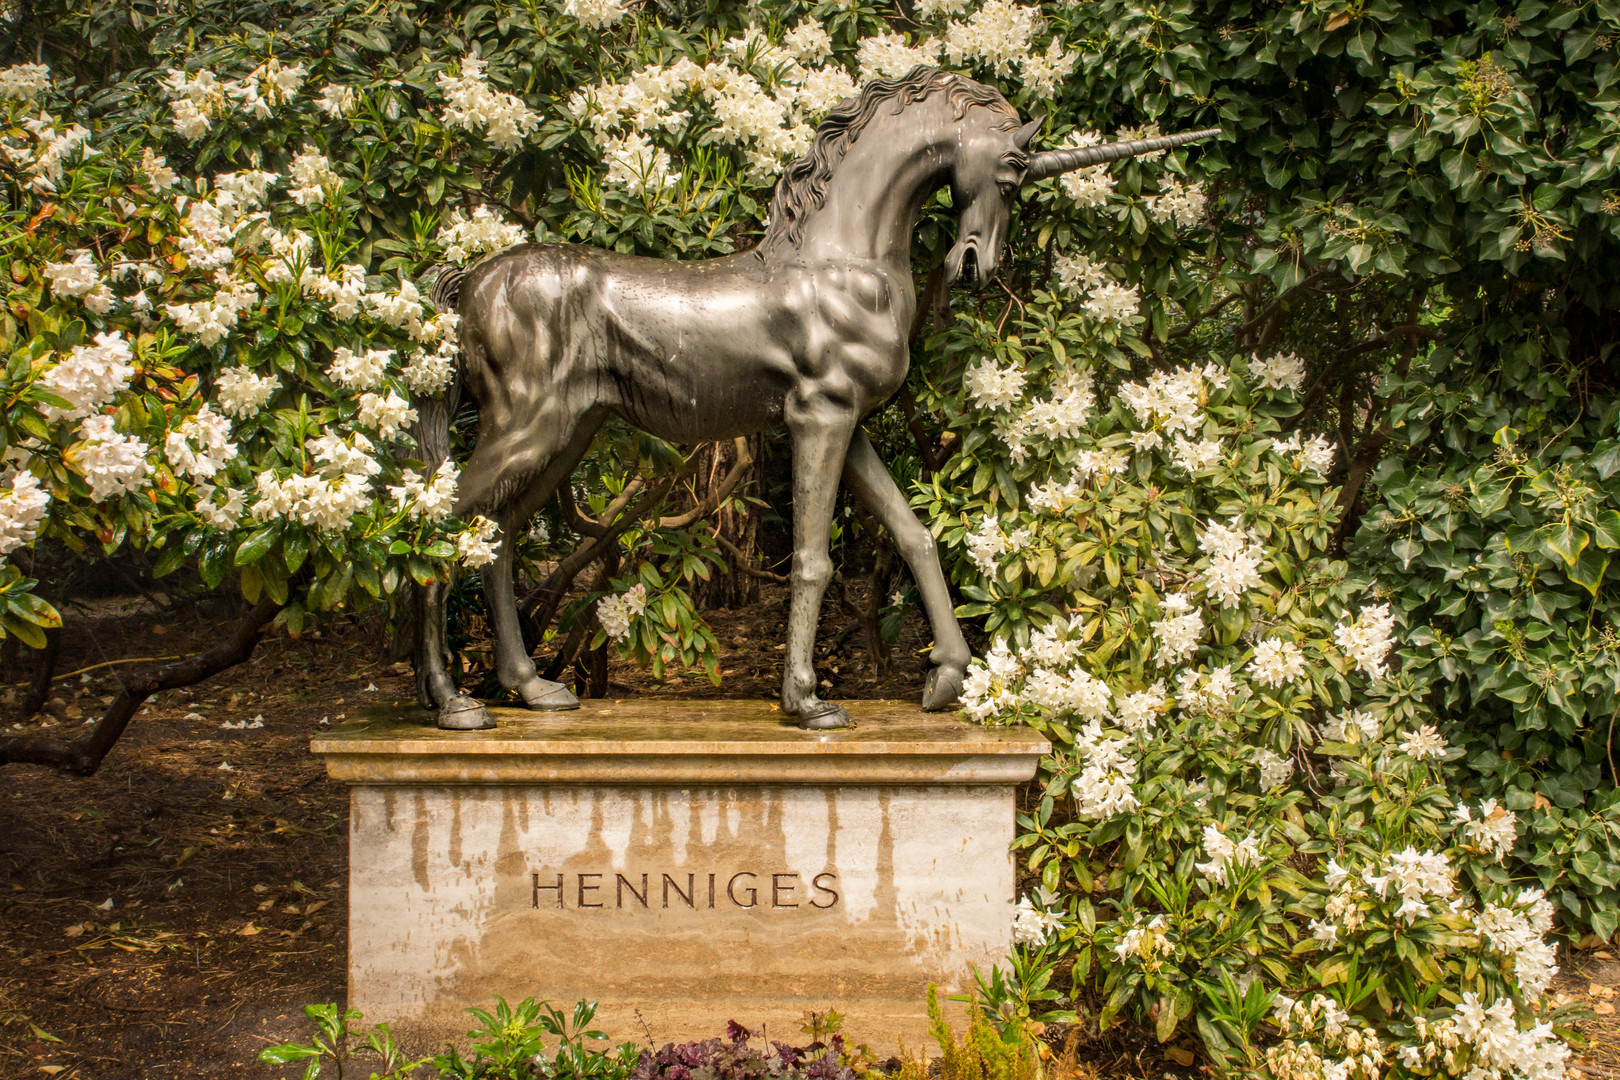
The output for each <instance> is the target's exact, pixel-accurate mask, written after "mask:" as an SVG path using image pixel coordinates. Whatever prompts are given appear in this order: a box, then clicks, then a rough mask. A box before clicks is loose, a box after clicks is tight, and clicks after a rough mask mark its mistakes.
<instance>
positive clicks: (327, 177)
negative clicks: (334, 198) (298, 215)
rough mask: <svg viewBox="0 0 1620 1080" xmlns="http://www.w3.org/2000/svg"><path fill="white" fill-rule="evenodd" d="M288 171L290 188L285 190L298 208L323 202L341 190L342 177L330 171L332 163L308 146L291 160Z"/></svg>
mask: <svg viewBox="0 0 1620 1080" xmlns="http://www.w3.org/2000/svg"><path fill="white" fill-rule="evenodd" d="M289 171H290V172H291V173H292V186H291V187H289V188H288V189H287V195H288V197H289V198H291V199H292V201H293V202H295V203H297V204H298V205H299V206H309V205H310V204H312V203H316V204H318V203H322V202H325V201H326V197H327V195H328V194H338V193H340V192H342V190H343V177H341V176H339V175H338V174H337V173H335V172H333V171H332V163H331V162H330V161H328V160H327V159H326V156H325V155H324V154H322V153H320V152H319V151H317V150H314V149H312V148H311V147H309V146H308V145H305V147H304V149H303V151H302V152H301V153H299V154H298V156H297V157H295V158H293V160H292V166H291V169H290V170H289Z"/></svg>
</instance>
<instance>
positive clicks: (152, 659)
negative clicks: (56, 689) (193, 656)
mask: <svg viewBox="0 0 1620 1080" xmlns="http://www.w3.org/2000/svg"><path fill="white" fill-rule="evenodd" d="M178 659H180V657H178V656H127V657H125V658H124V659H122V660H103V661H102V662H101V663H99V664H91V665H90V666H89V667H82V668H79V669H78V670H77V671H69V672H66V673H65V674H62V675H55V676H52V679H53V681H54V680H55V679H71V678H73V676H75V675H83V674H84V673H85V672H87V671H95V670H97V669H98V668H104V667H112V666H114V665H115V664H161V663H162V662H164V661H165V660H178ZM27 685H28V684H27V683H20V682H14V683H7V684H6V686H7V687H10V688H15V687H18V686H27Z"/></svg>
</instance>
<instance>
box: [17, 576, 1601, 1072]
mask: <svg viewBox="0 0 1620 1080" xmlns="http://www.w3.org/2000/svg"><path fill="white" fill-rule="evenodd" d="M854 591H855V590H854V589H853V588H852V592H854ZM852 599H855V600H856V601H857V602H858V601H859V597H858V596H852ZM707 614H708V618H709V620H710V622H711V625H713V627H714V629H715V631H716V636H717V638H718V639H719V641H720V643H721V647H722V668H723V670H724V672H725V681H724V683H723V684H722V685H721V686H720V687H719V688H715V687H713V686H711V685H710V684H709V682H708V681H707V680H706V679H704V678H703V677H701V676H695V677H694V676H686V677H674V678H670V679H667V680H665V681H664V682H663V683H661V684H653V683H651V682H650V680H648V679H647V677H646V676H645V674H644V673H643V672H641V671H640V670H639V669H637V668H635V667H634V666H633V665H629V664H626V663H623V662H620V661H617V660H615V661H614V662H613V663H612V664H611V666H610V670H609V694H610V695H616V694H627V693H638V694H656V695H667V696H670V697H672V698H678V697H729V698H753V699H763V700H773V699H774V698H775V697H776V694H777V691H778V687H779V684H780V678H781V657H782V650H781V649H780V648H779V647H778V646H779V645H780V644H781V642H782V634H783V627H784V625H785V623H786V617H787V598H786V594H785V591H784V590H781V589H778V588H770V589H767V590H766V592H765V594H764V595H763V597H762V598H761V600H760V601H759V602H758V603H756V604H753V605H751V606H750V607H748V608H746V609H743V610H741V611H717V612H711V613H707ZM850 622H851V619H850V616H849V615H848V613H847V612H844V611H840V610H838V609H837V607H836V605H835V604H833V603H829V604H827V605H826V608H825V610H824V615H823V625H822V629H821V635H820V640H821V641H822V642H823V643H827V642H831V641H833V640H835V639H839V638H840V635H841V634H842V641H843V644H842V645H841V646H840V647H839V648H837V649H835V650H833V651H832V653H831V655H829V656H827V657H826V658H825V659H823V660H820V661H818V674H820V675H821V676H822V678H823V679H824V680H825V681H826V682H827V683H828V684H829V685H828V686H827V687H824V690H823V692H824V694H825V695H826V696H828V697H830V698H833V699H835V700H836V699H839V698H902V699H909V698H913V697H915V696H916V695H918V694H919V693H920V691H921V684H922V674H923V671H924V668H925V666H926V661H925V659H924V657H923V656H922V654H921V652H920V651H919V650H920V649H921V648H922V647H923V646H924V645H925V644H926V642H927V633H926V627H925V626H924V625H923V624H922V620H921V619H920V617H918V616H917V615H916V614H915V613H908V617H907V619H906V622H905V628H904V631H903V633H902V636H901V640H900V642H899V644H898V645H896V646H895V648H894V653H893V664H892V666H891V667H890V668H889V669H888V670H885V671H882V672H879V671H876V670H875V669H874V667H873V665H872V664H871V662H870V660H869V658H868V657H867V655H866V652H865V648H864V642H863V640H862V637H861V635H860V634H859V632H856V633H854V634H849V633H847V632H846V631H848V630H849V627H850ZM217 626H218V624H217V620H215V619H213V618H210V617H207V616H206V615H205V614H204V613H202V612H201V611H199V610H197V609H192V608H186V609H170V610H163V609H159V608H157V607H155V606H154V605H152V604H150V603H143V602H140V601H129V602H119V601H107V602H99V603H98V604H97V605H95V606H94V607H93V608H91V609H89V610H86V611H80V612H76V613H73V614H70V616H69V620H68V631H67V635H66V637H65V639H64V644H63V650H62V658H61V663H60V665H59V667H58V671H59V672H61V673H63V674H64V675H66V676H67V677H59V678H58V680H57V682H56V683H55V686H54V691H55V692H54V693H53V695H52V698H51V701H50V704H49V705H48V706H47V709H46V713H47V715H46V716H45V717H42V718H40V719H38V720H35V721H31V722H30V726H32V725H34V724H40V723H54V724H60V725H64V726H71V725H77V724H83V723H85V722H86V721H87V720H88V719H89V718H91V717H94V716H96V715H98V714H99V711H100V708H101V707H102V705H103V704H104V702H105V699H107V698H108V697H109V696H110V695H111V694H112V693H113V692H114V690H115V688H116V686H117V685H118V683H117V680H118V678H119V675H120V672H121V671H123V670H126V669H127V668H126V666H125V665H123V664H119V663H117V662H118V661H123V660H129V659H133V658H142V657H168V656H175V655H182V654H187V653H191V652H195V651H198V650H200V649H202V648H206V647H207V646H208V645H210V644H212V643H213V641H214V640H215V639H216V637H217V634H218V629H217ZM385 655H386V648H385V645H384V642H383V640H382V632H381V628H380V626H378V625H377V624H375V623H361V624H357V625H349V626H339V627H329V628H328V629H327V630H326V631H325V632H324V633H310V634H306V635H305V636H304V637H303V638H301V639H298V640H293V639H289V638H287V637H286V636H284V635H275V636H271V637H269V638H268V639H267V640H266V641H265V642H264V643H263V644H262V645H261V646H260V647H259V649H258V651H257V653H256V654H255V655H254V657H253V659H252V660H251V661H250V662H249V663H247V664H244V665H242V666H240V667H238V668H236V669H233V670H231V671H229V672H226V673H224V674H222V675H221V676H219V677H217V678H215V679H212V680H209V681H208V682H206V683H203V684H200V685H198V686H195V687H192V688H190V689H188V690H182V691H177V692H171V693H167V694H164V695H161V696H159V697H157V698H154V699H152V700H151V701H150V702H148V704H147V707H146V709H145V710H144V711H143V712H142V714H141V715H140V716H139V717H138V718H137V720H136V721H135V722H134V723H132V724H131V726H130V728H129V731H128V732H127V733H126V735H125V737H124V739H123V741H122V742H121V743H120V744H119V745H118V747H116V748H115V749H114V751H113V753H112V754H111V755H110V756H109V757H108V759H107V760H106V762H105V763H104V764H103V766H102V768H101V771H100V772H99V773H97V775H95V776H94V777H90V778H76V777H68V776H63V775H60V774H57V773H54V772H52V771H50V770H47V769H42V768H34V767H10V768H7V769H5V770H0V802H3V804H4V805H5V806H6V808H7V809H6V810H5V811H4V812H3V813H0V1078H3V1080H13V1078H17V1080H20V1078H24V1077H27V1078H30V1080H41V1078H45V1077H55V1078H58V1080H126V1078H127V1080H137V1078H138V1080H169V1078H182V1077H184V1078H213V1077H243V1078H248V1080H256V1078H260V1077H265V1078H268V1077H281V1076H292V1075H296V1070H291V1069H270V1068H267V1067H265V1066H260V1065H258V1064H257V1063H256V1061H255V1058H256V1055H257V1053H258V1051H259V1050H260V1049H261V1048H262V1047H264V1046H267V1045H270V1044H272V1043H277V1042H283V1041H286V1040H288V1039H294V1038H298V1039H303V1038H305V1037H307V1034H308V1031H307V1022H306V1021H305V1019H304V1016H303V1014H302V1011H301V1010H302V1006H303V1005H305V1004H308V1003H311V1002H325V1001H342V1000H343V995H344V966H345V959H346V954H347V940H346V920H347V915H346V912H347V907H348V904H347V891H346V887H347V845H346V843H345V823H346V820H347V819H346V807H347V800H346V790H345V789H344V788H343V786H342V785H339V784H335V783H333V782H331V781H329V780H327V779H326V776H325V772H324V770H323V769H322V767H321V765H320V764H319V762H318V761H316V760H315V759H314V758H312V757H311V756H310V754H309V752H308V743H309V737H310V736H311V735H312V734H313V733H314V732H316V731H318V730H320V729H321V728H322V727H323V726H325V725H328V724H331V723H335V722H339V721H341V720H342V719H344V718H345V717H346V716H347V715H349V714H351V713H353V712H354V711H355V710H356V709H358V708H360V707H363V706H365V705H368V704H373V703H383V702H389V701H405V700H409V699H410V697H411V693H412V691H411V680H410V676H409V674H408V673H407V671H406V669H405V668H404V667H402V666H396V665H392V664H390V663H389V662H388V661H387V660H386V659H384V657H385ZM24 659H27V657H26V654H25V655H24ZM84 668H90V670H88V671H83V672H82V673H81V671H80V669H84ZM26 676H27V672H26V671H25V670H23V669H22V668H21V667H19V666H18V665H16V664H15V663H14V664H11V665H9V666H5V667H0V684H4V685H0V717H4V720H3V723H4V724H5V725H6V726H8V727H9V726H10V725H11V724H13V723H15V722H17V718H16V716H15V715H14V714H15V713H16V711H17V708H16V706H17V702H18V701H19V700H20V697H21V690H20V687H19V686H18V684H19V683H21V682H22V681H24V680H25V679H26ZM242 723H246V724H249V725H252V726H248V727H236V726H232V727H230V728H226V727H224V726H223V725H226V724H231V725H237V724H242ZM261 724H262V726H261ZM1564 967H1565V971H1566V974H1565V975H1563V976H1561V977H1560V980H1559V982H1558V984H1557V986H1556V989H1557V990H1558V991H1559V992H1560V993H1562V994H1564V995H1567V996H1568V997H1569V998H1571V999H1577V1000H1583V1001H1585V1002H1586V1003H1587V1004H1589V1005H1591V1006H1592V1007H1593V1009H1594V1012H1593V1014H1592V1016H1591V1018H1590V1019H1589V1020H1588V1021H1586V1022H1584V1023H1583V1025H1582V1027H1583V1030H1584V1032H1585V1034H1586V1036H1587V1038H1588V1039H1589V1040H1590V1045H1589V1046H1588V1047H1587V1048H1586V1049H1585V1050H1583V1051H1582V1052H1581V1053H1580V1055H1579V1057H1578V1060H1577V1063H1576V1064H1577V1068H1579V1069H1580V1070H1581V1072H1582V1073H1583V1074H1584V1075H1585V1076H1586V1077H1588V1078H1592V1077H1598V1078H1603V1080H1610V1078H1613V1080H1620V1017H1617V1016H1616V1015H1615V1008H1616V1005H1617V1004H1620V997H1617V989H1620V961H1617V960H1616V959H1615V954H1614V953H1612V952H1610V951H1609V950H1606V949H1600V950H1596V951H1588V952H1584V953H1578V954H1576V955H1574V956H1571V957H1566V959H1565V962H1564ZM369 1019H370V1020H372V1021H378V1020H386V1019H388V1018H387V1017H371V1018H369ZM728 1019H731V1018H730V1017H725V1016H716V1018H715V1030H716V1032H717V1033H718V1032H719V1031H720V1030H721V1029H722V1028H723V1027H724V1024H725V1021H726V1020H728ZM737 1019H739V1020H743V1021H746V1018H745V1017H738V1018H737ZM849 1034H850V1035H851V1036H853V1037H854V1038H855V1039H856V1040H857V1041H859V1040H860V1039H861V1038H862V1037H863V1033H862V1032H859V1031H851V1032H849ZM1053 1034H1054V1035H1059V1034H1060V1033H1057V1032H1054V1033H1053ZM1189 1049H1191V1046H1190V1044H1184V1045H1182V1046H1175V1047H1170V1048H1160V1047H1157V1046H1155V1045H1153V1044H1151V1042H1143V1041H1141V1040H1140V1039H1137V1038H1134V1037H1132V1036H1131V1035H1130V1034H1128V1033H1124V1032H1121V1033H1119V1034H1117V1035H1114V1036H1113V1037H1109V1038H1098V1037H1096V1036H1095V1035H1093V1036H1091V1037H1089V1038H1086V1039H1083V1040H1082V1045H1081V1047H1080V1061H1079V1062H1078V1063H1076V1064H1078V1066H1079V1067H1078V1068H1077V1069H1072V1070H1071V1069H1064V1070H1062V1071H1063V1072H1065V1073H1066V1074H1067V1073H1070V1072H1071V1071H1072V1072H1073V1074H1074V1075H1075V1076H1099V1075H1100V1076H1109V1077H1138V1078H1141V1080H1149V1078H1152V1080H1162V1078H1164V1077H1166V1076H1176V1075H1180V1076H1186V1075H1189V1073H1191V1072H1195V1071H1197V1069H1196V1067H1195V1068H1193V1069H1190V1070H1189V1069H1186V1068H1182V1067H1180V1065H1179V1063H1180V1062H1181V1061H1182V1060H1184V1059H1185V1060H1190V1055H1189V1054H1188V1053H1187V1051H1188V1050H1189Z"/></svg>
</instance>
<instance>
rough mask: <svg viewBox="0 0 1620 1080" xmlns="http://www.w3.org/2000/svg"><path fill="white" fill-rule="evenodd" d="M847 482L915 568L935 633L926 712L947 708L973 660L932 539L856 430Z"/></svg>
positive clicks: (846, 469)
mask: <svg viewBox="0 0 1620 1080" xmlns="http://www.w3.org/2000/svg"><path fill="white" fill-rule="evenodd" d="M844 481H845V482H846V483H847V484H848V485H849V489H850V491H851V492H853V493H854V495H855V497H856V498H857V499H860V500H861V502H863V503H865V504H866V508H867V509H868V510H870V511H871V512H872V515H873V516H874V517H876V518H877V519H878V520H879V521H880V522H882V523H883V527H884V528H885V529H888V530H889V535H890V536H892V537H894V542H895V545H896V546H897V547H899V549H900V554H901V556H902V557H903V558H904V559H905V560H906V565H907V566H909V567H911V576H912V578H913V579H915V580H916V582H917V591H918V592H920V593H922V599H923V611H924V612H926V613H927V615H928V627H929V629H930V630H932V631H933V634H934V648H933V651H932V652H931V653H930V654H929V660H930V662H931V663H932V664H933V666H932V667H931V668H930V669H929V671H928V681H927V683H926V684H924V687H923V699H922V707H923V708H924V709H927V710H929V711H938V710H940V709H946V708H949V707H950V706H951V705H953V704H955V703H956V701H957V700H958V699H959V698H960V697H961V694H962V680H963V679H964V678H965V677H966V674H967V665H968V661H969V660H970V659H971V658H972V657H971V654H970V653H969V651H968V646H967V640H966V639H965V638H963V637H962V628H961V626H959V625H958V624H957V622H956V610H955V607H954V606H953V605H952V603H951V594H950V590H949V589H948V588H947V587H946V585H945V573H944V571H943V570H941V569H940V566H939V552H938V550H937V548H936V547H935V544H934V537H933V536H932V534H930V533H929V531H928V529H927V528H925V527H924V526H923V524H922V522H920V521H918V520H917V515H916V514H914V513H912V512H911V507H910V505H909V504H908V503H907V502H906V496H905V494H904V493H903V492H902V491H901V490H900V487H899V485H897V484H896V483H895V482H894V477H892V476H890V475H889V470H888V468H887V467H885V466H884V464H883V459H882V458H880V457H878V454H877V451H876V450H874V449H873V448H872V443H871V440H869V439H868V438H867V437H866V433H865V432H864V431H859V430H857V431H856V432H855V436H854V438H852V439H851V440H850V443H849V454H848V456H847V457H846V458H845V459H844Z"/></svg>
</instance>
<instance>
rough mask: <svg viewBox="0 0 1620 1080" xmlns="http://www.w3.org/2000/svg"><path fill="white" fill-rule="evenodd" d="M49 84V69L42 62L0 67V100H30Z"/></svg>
mask: <svg viewBox="0 0 1620 1080" xmlns="http://www.w3.org/2000/svg"><path fill="white" fill-rule="evenodd" d="M50 85H51V69H50V68H48V67H46V66H45V65H44V64H17V65H15V66H13V67H8V68H0V101H3V100H7V99H9V100H11V101H32V100H34V98H35V97H36V96H38V95H39V94H40V93H42V92H43V91H44V90H45V89H46V88H47V87H49V86H50Z"/></svg>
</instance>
